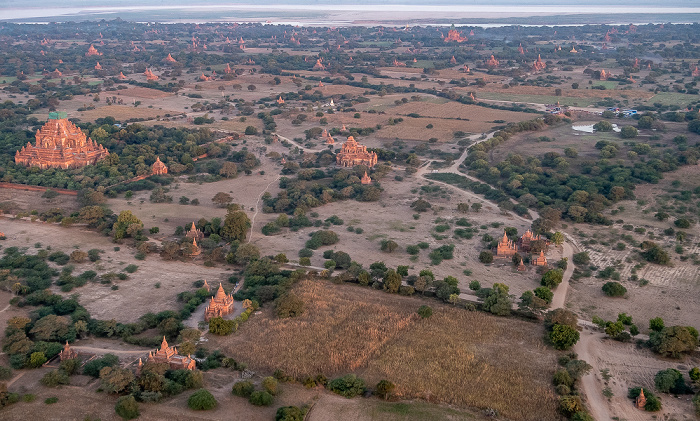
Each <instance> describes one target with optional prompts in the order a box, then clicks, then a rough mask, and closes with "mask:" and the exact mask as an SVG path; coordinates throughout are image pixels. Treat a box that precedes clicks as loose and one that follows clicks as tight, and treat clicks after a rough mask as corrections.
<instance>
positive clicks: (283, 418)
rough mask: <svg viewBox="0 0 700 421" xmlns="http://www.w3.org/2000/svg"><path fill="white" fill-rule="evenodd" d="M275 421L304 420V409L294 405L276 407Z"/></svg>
mask: <svg viewBox="0 0 700 421" xmlns="http://www.w3.org/2000/svg"><path fill="white" fill-rule="evenodd" d="M275 421H304V411H302V410H301V409H299V408H298V407H296V406H283V407H281V408H278V409H277V413H276V414H275Z"/></svg>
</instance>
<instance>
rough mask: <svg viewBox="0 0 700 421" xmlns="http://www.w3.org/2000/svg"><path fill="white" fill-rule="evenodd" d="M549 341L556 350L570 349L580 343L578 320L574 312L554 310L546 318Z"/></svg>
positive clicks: (545, 323)
mask: <svg viewBox="0 0 700 421" xmlns="http://www.w3.org/2000/svg"><path fill="white" fill-rule="evenodd" d="M544 325H545V328H546V331H547V339H548V341H549V342H550V343H551V344H552V346H554V347H555V348H556V349H562V350H565V349H569V348H571V347H572V346H574V345H575V344H576V342H578V340H579V338H580V334H579V332H578V329H577V326H578V318H577V317H576V314H574V313H573V312H572V311H569V310H565V309H560V308H558V309H556V310H552V311H550V312H549V313H547V315H546V316H545V318H544Z"/></svg>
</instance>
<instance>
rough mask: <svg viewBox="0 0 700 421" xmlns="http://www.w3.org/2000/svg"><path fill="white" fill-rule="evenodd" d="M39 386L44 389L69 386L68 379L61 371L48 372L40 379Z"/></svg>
mask: <svg viewBox="0 0 700 421" xmlns="http://www.w3.org/2000/svg"><path fill="white" fill-rule="evenodd" d="M41 384H43V385H44V386H46V387H56V386H59V385H62V384H70V377H68V374H66V373H64V372H63V371H61V370H52V371H49V372H48V373H46V374H45V375H44V377H42V378H41Z"/></svg>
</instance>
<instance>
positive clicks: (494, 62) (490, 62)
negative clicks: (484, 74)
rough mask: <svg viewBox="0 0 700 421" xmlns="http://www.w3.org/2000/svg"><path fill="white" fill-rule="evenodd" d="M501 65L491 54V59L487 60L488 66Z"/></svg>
mask: <svg viewBox="0 0 700 421" xmlns="http://www.w3.org/2000/svg"><path fill="white" fill-rule="evenodd" d="M499 64H500V62H499V61H498V60H496V57H494V56H493V54H491V58H490V59H488V60H486V65H487V66H489V67H498V65H499Z"/></svg>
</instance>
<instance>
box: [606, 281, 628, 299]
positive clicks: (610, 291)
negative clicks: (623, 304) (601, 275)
mask: <svg viewBox="0 0 700 421" xmlns="http://www.w3.org/2000/svg"><path fill="white" fill-rule="evenodd" d="M603 292H604V293H605V295H607V296H608V297H622V296H623V295H625V294H626V293H627V288H625V287H624V286H622V284H621V283H619V282H615V281H611V282H606V283H605V284H604V285H603Z"/></svg>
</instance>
